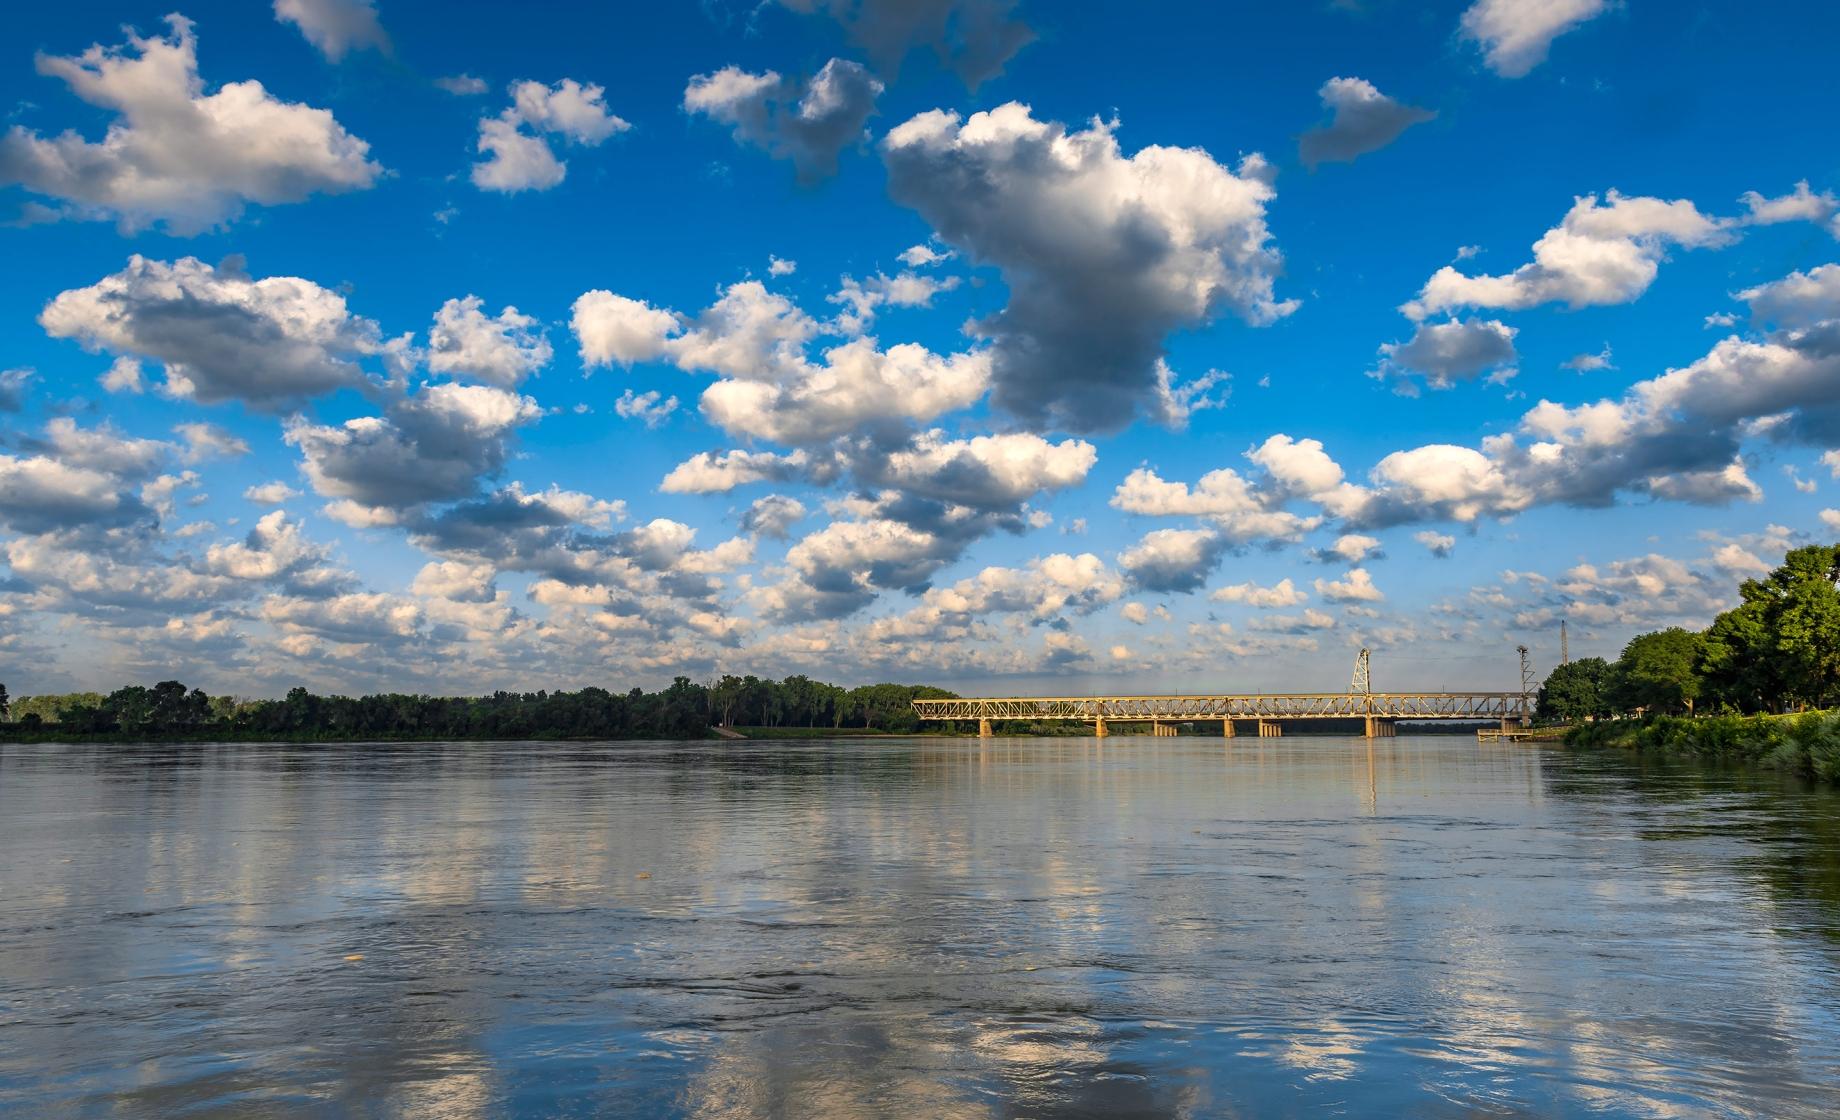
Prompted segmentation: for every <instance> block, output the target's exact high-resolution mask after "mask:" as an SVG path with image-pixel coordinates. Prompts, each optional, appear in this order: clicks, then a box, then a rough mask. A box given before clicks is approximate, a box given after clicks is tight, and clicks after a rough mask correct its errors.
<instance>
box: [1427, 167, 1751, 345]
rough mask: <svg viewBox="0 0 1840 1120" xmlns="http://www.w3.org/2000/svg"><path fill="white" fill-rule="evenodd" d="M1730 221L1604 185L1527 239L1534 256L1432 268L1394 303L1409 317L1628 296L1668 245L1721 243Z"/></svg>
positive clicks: (1648, 277)
mask: <svg viewBox="0 0 1840 1120" xmlns="http://www.w3.org/2000/svg"><path fill="white" fill-rule="evenodd" d="M1732 236H1733V235H1732V234H1731V232H1730V229H1729V223H1727V222H1724V221H1720V220H1719V219H1716V218H1711V217H1708V216H1706V215H1705V214H1702V213H1700V211H1699V209H1698V208H1697V207H1695V206H1694V205H1693V203H1692V202H1690V201H1688V200H1686V199H1675V200H1673V201H1667V200H1664V199H1659V198H1648V197H1641V196H1628V195H1623V194H1620V193H1618V192H1617V191H1614V190H1613V191H1610V192H1608V193H1607V194H1606V195H1605V196H1604V199H1603V201H1602V202H1599V201H1598V198H1597V196H1596V195H1594V194H1590V195H1584V196H1582V197H1580V198H1579V199H1578V200H1577V201H1576V202H1574V203H1573V205H1572V208H1571V210H1570V211H1569V212H1567V214H1566V215H1565V220H1564V221H1562V222H1561V223H1560V224H1559V225H1558V226H1556V227H1554V228H1552V229H1549V230H1547V231H1546V232H1545V233H1544V234H1543V235H1541V237H1540V239H1539V240H1538V241H1536V242H1534V244H1533V261H1532V262H1531V263H1529V264H1524V265H1521V266H1520V267H1519V268H1517V269H1515V270H1514V271H1513V272H1512V273H1509V274H1507V275H1505V276H1487V275H1484V276H1467V275H1465V274H1463V273H1461V272H1458V271H1457V270H1456V269H1455V268H1453V267H1451V266H1450V265H1445V266H1444V267H1443V268H1440V269H1438V270H1437V272H1436V273H1434V274H1433V275H1432V277H1431V279H1430V280H1428V281H1426V282H1425V286H1424V289H1423V290H1422V291H1421V292H1419V295H1418V298H1417V299H1414V300H1412V301H1410V302H1409V303H1407V304H1405V305H1404V306H1403V307H1402V308H1400V310H1402V311H1404V312H1405V313H1406V314H1407V315H1408V316H1410V317H1411V318H1413V319H1423V318H1425V317H1426V316H1428V315H1432V314H1435V313H1437V312H1439V311H1450V310H1454V309H1456V308H1459V307H1492V308H1501V309H1503V310H1510V311H1513V310H1522V309H1525V308H1529V307H1537V306H1539V305H1540V304H1544V303H1563V304H1565V305H1567V306H1568V307H1573V308H1578V307H1591V306H1600V305H1605V304H1617V303H1628V302H1630V301H1631V300H1633V299H1635V298H1636V297H1638V296H1640V295H1641V294H1642V293H1643V292H1646V291H1647V290H1648V287H1649V285H1650V284H1652V283H1654V280H1655V276H1656V274H1657V273H1658V272H1659V271H1660V265H1661V260H1662V258H1663V257H1664V256H1665V255H1666V254H1667V251H1668V249H1670V248H1673V247H1679V248H1685V249H1700V248H1706V247H1710V246H1717V245H1723V244H1727V243H1728V242H1729V241H1730V240H1731V238H1732Z"/></svg>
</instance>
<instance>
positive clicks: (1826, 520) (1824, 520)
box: [1821, 509, 1840, 533]
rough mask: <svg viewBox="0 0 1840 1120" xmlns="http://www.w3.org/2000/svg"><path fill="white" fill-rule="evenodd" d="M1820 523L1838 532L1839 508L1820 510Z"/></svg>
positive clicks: (1839, 529)
mask: <svg viewBox="0 0 1840 1120" xmlns="http://www.w3.org/2000/svg"><path fill="white" fill-rule="evenodd" d="M1821 524H1823V525H1825V526H1827V527H1828V528H1829V529H1831V530H1833V531H1834V532H1836V533H1840V509H1824V510H1822V511H1821Z"/></svg>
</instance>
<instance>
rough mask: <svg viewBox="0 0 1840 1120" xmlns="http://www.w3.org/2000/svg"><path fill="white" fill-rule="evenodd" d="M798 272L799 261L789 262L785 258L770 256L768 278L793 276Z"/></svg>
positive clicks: (768, 259) (768, 258)
mask: <svg viewBox="0 0 1840 1120" xmlns="http://www.w3.org/2000/svg"><path fill="white" fill-rule="evenodd" d="M798 270H799V262H798V261H792V260H787V259H785V258H784V257H775V256H772V255H770V254H769V255H768V257H767V275H768V276H791V275H792V274H793V273H795V272H797V271H798Z"/></svg>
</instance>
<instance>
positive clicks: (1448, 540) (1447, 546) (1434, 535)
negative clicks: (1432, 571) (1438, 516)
mask: <svg viewBox="0 0 1840 1120" xmlns="http://www.w3.org/2000/svg"><path fill="white" fill-rule="evenodd" d="M1412 539H1413V540H1415V541H1417V542H1418V543H1419V544H1422V545H1424V546H1425V550H1426V551H1427V552H1429V553H1431V555H1433V556H1436V557H1438V558H1439V559H1443V558H1445V557H1448V556H1449V555H1450V554H1451V552H1452V551H1453V550H1454V549H1455V548H1456V547H1457V538H1455V537H1453V536H1450V535H1449V534H1446V533H1438V532H1434V531H1432V530H1430V529H1425V530H1423V531H1421V532H1417V533H1413V534H1412Z"/></svg>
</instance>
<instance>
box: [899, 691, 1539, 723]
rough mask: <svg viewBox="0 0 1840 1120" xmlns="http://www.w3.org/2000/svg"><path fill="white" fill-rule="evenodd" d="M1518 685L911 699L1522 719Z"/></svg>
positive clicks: (1022, 711) (1116, 713) (1219, 712)
mask: <svg viewBox="0 0 1840 1120" xmlns="http://www.w3.org/2000/svg"><path fill="white" fill-rule="evenodd" d="M1532 701H1533V698H1532V697H1531V696H1530V695H1528V694H1526V693H1520V692H1254V693H1238V694H1223V695H1219V696H980V697H966V698H964V699H961V700H915V701H914V712H915V714H917V715H918V716H919V717H920V718H921V719H923V720H928V719H931V720H948V719H965V720H971V719H977V720H988V719H1022V720H1034V719H1067V720H1088V721H1096V720H1118V721H1120V722H1124V721H1130V720H1168V721H1173V722H1179V721H1182V720H1195V719H1206V720H1215V719H1223V720H1224V719H1265V720H1279V719H1351V718H1352V719H1359V718H1361V717H1364V716H1372V717H1374V718H1376V719H1390V720H1400V719H1521V718H1524V717H1526V716H1529V715H1531V714H1532V710H1533V703H1532Z"/></svg>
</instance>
